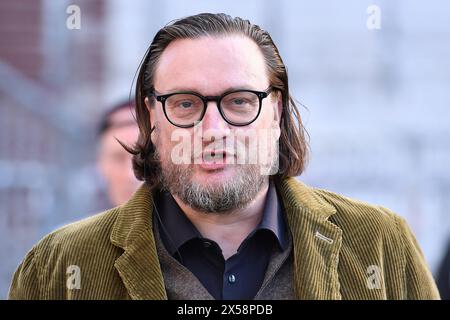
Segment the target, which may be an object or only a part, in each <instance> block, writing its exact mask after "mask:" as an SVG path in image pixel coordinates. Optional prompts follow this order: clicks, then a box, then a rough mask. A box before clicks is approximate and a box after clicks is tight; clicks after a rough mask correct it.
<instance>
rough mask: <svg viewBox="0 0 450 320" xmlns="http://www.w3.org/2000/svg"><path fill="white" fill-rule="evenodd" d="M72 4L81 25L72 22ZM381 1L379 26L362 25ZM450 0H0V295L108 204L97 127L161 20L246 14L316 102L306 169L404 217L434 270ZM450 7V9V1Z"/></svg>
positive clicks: (445, 226) (297, 91)
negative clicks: (56, 232) (38, 251)
mask: <svg viewBox="0 0 450 320" xmlns="http://www.w3.org/2000/svg"><path fill="white" fill-rule="evenodd" d="M72 4H76V5H78V6H79V8H80V10H81V28H80V29H79V30H69V29H68V28H67V27H66V20H67V18H68V16H69V14H68V13H67V12H66V10H67V7H68V6H69V5H72ZM372 4H376V5H378V6H379V8H380V10H381V11H380V12H381V29H379V30H370V29H368V28H367V26H366V21H367V18H368V16H369V15H368V13H367V11H366V10H367V8H368V6H369V5H372ZM444 8H447V9H448V8H450V5H449V4H447V3H446V2H444V1H438V2H433V3H424V2H423V1H405V0H403V1H376V2H373V1H357V0H351V1H346V2H339V3H330V2H328V1H315V2H307V1H298V2H292V1H288V0H285V1H277V2H275V1H269V0H266V1H256V0H253V1H246V2H245V3H244V2H242V1H230V2H226V3H222V2H220V1H207V2H203V1H174V0H171V1H163V0H160V1H120V0H113V1H105V0H94V1H88V0H82V1H51V0H39V1H25V2H17V1H13V0H5V1H2V2H1V3H0V260H1V261H2V262H1V264H0V298H5V297H6V294H7V289H8V286H9V282H10V280H11V276H12V272H13V271H14V269H15V268H16V266H17V264H18V263H19V262H20V260H21V259H22V258H23V257H24V255H25V254H26V252H27V250H28V249H30V247H31V246H32V244H34V243H35V242H36V241H37V240H38V239H40V238H41V237H42V236H43V235H44V234H46V233H47V232H49V231H50V230H53V229H55V228H56V227H58V226H60V225H62V224H65V223H68V222H70V221H74V220H77V219H80V218H82V217H85V216H87V215H89V214H92V213H94V212H97V211H99V210H102V209H104V208H102V183H101V181H100V180H99V177H98V175H97V173H96V171H95V168H94V158H95V139H94V136H95V134H94V133H95V125H96V119H97V117H98V116H99V115H100V114H101V113H102V111H103V110H104V108H105V106H107V105H109V104H110V103H113V102H114V101H115V100H117V99H120V98H123V97H124V96H127V95H128V94H129V91H130V88H131V86H132V82H133V76H134V73H135V71H136V69H137V68H138V65H139V62H140V59H141V58H142V56H143V54H144V53H145V50H146V49H147V47H148V45H149V44H150V42H151V40H152V37H153V36H154V34H155V32H156V31H157V30H158V29H159V28H160V27H161V26H163V25H164V24H166V23H167V22H169V21H170V20H173V19H175V18H179V17H182V16H186V15H189V14H193V13H199V12H205V11H209V12H226V13H229V14H231V15H242V16H243V17H246V18H248V19H250V20H251V21H252V22H255V23H257V24H259V25H261V26H262V27H263V28H265V29H267V30H269V32H270V33H271V34H272V36H273V38H274V40H275V42H276V43H277V45H278V46H279V49H280V51H281V55H282V56H283V58H284V62H285V63H286V65H287V67H288V71H289V76H290V85H291V91H292V93H293V94H294V96H295V98H296V99H297V100H298V101H299V102H301V103H302V104H303V105H305V106H306V107H307V109H306V108H302V109H301V112H302V114H303V119H304V121H305V124H306V127H307V129H308V131H309V133H310V136H311V149H312V155H311V160H310V164H309V166H308V168H307V170H306V172H305V174H304V175H303V176H301V177H299V179H301V180H303V181H305V182H306V183H308V184H311V185H313V186H316V187H321V188H326V189H329V190H332V191H335V192H338V193H341V194H344V195H347V196H349V197H355V198H358V199H361V200H364V201H368V202H371V203H375V204H379V205H383V206H386V207H389V208H391V209H392V210H394V211H396V212H397V213H399V214H400V215H402V216H404V217H405V218H406V219H407V220H408V222H409V223H410V225H411V227H412V228H413V230H414V232H415V233H416V235H417V238H418V240H419V243H420V244H421V246H422V248H423V250H424V253H425V256H426V258H427V260H428V262H429V264H430V265H431V267H432V270H433V271H436V268H437V264H438V262H439V260H440V258H441V251H442V250H443V249H444V245H445V244H446V242H447V236H448V235H449V234H450V233H449V231H450V230H449V227H450V218H449V217H448V216H447V212H446V209H447V208H448V207H449V205H450V197H449V196H448V195H449V194H450V170H448V164H449V163H450V139H449V137H450V91H449V90H448V88H449V85H450V63H449V62H448V57H449V56H450V41H448V40H449V39H450V24H449V23H448V19H447V17H446V15H445V10H443V9H444ZM447 11H448V10H447Z"/></svg>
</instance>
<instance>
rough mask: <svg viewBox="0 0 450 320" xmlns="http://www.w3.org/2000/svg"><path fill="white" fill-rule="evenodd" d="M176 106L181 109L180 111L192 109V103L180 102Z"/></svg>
mask: <svg viewBox="0 0 450 320" xmlns="http://www.w3.org/2000/svg"><path fill="white" fill-rule="evenodd" d="M178 106H179V107H181V108H182V109H189V108H190V107H192V102H191V101H181V102H180V103H178Z"/></svg>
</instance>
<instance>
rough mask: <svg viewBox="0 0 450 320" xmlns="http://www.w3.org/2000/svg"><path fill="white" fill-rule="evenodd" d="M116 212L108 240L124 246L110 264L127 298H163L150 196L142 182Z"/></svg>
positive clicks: (162, 284) (165, 297) (162, 282)
mask: <svg viewBox="0 0 450 320" xmlns="http://www.w3.org/2000/svg"><path fill="white" fill-rule="evenodd" d="M118 210H120V211H119V214H118V217H117V220H116V222H115V223H114V226H113V228H112V232H111V242H112V243H113V244H114V245H116V246H117V247H120V248H122V249H123V250H124V252H123V254H122V255H121V256H120V257H119V258H118V259H117V260H116V262H115V264H114V266H115V268H116V269H117V271H118V272H119V275H120V277H121V278H122V281H123V283H124V285H125V287H126V288H127V290H128V294H129V295H130V297H131V299H149V300H163V299H167V294H166V290H165V286H164V280H163V275H162V272H161V267H160V264H159V260H158V254H157V251H156V244H155V238H154V236H153V231H152V228H151V226H152V213H153V200H152V195H151V192H150V190H149V188H148V187H147V185H146V184H143V185H142V186H141V187H140V188H139V190H138V191H136V193H135V194H134V196H133V197H132V198H131V199H130V201H128V202H127V203H126V204H124V205H123V206H121V207H119V208H118Z"/></svg>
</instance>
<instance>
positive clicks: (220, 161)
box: [197, 150, 233, 171]
mask: <svg viewBox="0 0 450 320" xmlns="http://www.w3.org/2000/svg"><path fill="white" fill-rule="evenodd" d="M227 157H233V155H232V154H231V153H229V152H227V151H224V150H215V151H211V152H204V153H202V157H201V158H200V159H198V162H197V163H198V164H199V166H200V167H201V168H202V169H204V170H207V171H211V170H220V169H224V168H225V167H226V165H227Z"/></svg>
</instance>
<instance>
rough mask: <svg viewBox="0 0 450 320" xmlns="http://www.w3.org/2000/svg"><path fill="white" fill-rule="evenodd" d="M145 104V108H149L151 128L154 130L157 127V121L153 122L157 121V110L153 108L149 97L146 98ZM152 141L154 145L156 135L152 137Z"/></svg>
mask: <svg viewBox="0 0 450 320" xmlns="http://www.w3.org/2000/svg"><path fill="white" fill-rule="evenodd" d="M144 103H145V107H146V108H147V111H148V114H149V118H148V121H149V122H150V128H152V126H155V125H156V121H152V119H156V115H155V108H154V107H153V106H152V104H151V102H150V101H149V99H148V97H145V99H144ZM150 139H151V140H152V143H153V144H155V141H154V134H151V135H150Z"/></svg>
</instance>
